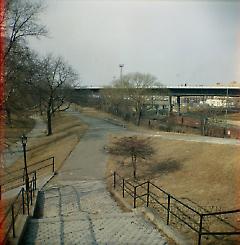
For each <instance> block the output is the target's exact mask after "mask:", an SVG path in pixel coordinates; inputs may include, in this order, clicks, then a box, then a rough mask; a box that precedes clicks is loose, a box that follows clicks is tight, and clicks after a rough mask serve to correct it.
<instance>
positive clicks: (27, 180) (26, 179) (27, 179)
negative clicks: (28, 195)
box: [22, 134, 29, 191]
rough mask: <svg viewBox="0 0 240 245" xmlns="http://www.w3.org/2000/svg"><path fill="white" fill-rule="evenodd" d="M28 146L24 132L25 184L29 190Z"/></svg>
mask: <svg viewBox="0 0 240 245" xmlns="http://www.w3.org/2000/svg"><path fill="white" fill-rule="evenodd" d="M26 146H27V136H26V135H25V134H23V135H22V147H23V154H24V170H25V185H26V191H28V190H29V178H28V171H27V155H26Z"/></svg>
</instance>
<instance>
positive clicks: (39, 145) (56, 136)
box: [6, 113, 87, 173]
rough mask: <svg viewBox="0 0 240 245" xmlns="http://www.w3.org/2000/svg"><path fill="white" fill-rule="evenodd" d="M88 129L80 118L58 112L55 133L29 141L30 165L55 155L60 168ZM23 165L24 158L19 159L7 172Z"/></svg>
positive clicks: (57, 167) (28, 160) (54, 124)
mask: <svg viewBox="0 0 240 245" xmlns="http://www.w3.org/2000/svg"><path fill="white" fill-rule="evenodd" d="M86 129H87V126H86V125H84V124H83V123H81V122H80V121H79V119H78V118H76V117H74V116H71V115H69V114H67V113H59V114H56V115H55V116H54V118H53V135H51V136H45V135H43V136H39V137H37V138H33V139H30V140H29V141H28V144H27V150H28V152H27V162H28V166H31V164H32V163H35V162H38V161H41V160H43V159H46V158H48V157H51V156H54V157H55V164H56V169H59V168H60V167H61V165H62V164H63V162H64V160H65V159H66V158H67V157H68V156H69V154H70V153H71V152H72V150H73V149H74V147H75V146H76V144H77V143H78V142H79V140H80V138H81V136H82V135H83V133H84V132H85V130H86ZM22 167H24V166H23V159H18V160H17V161H16V162H15V163H14V164H13V165H12V166H11V167H9V168H8V169H6V172H7V173H11V171H12V170H14V169H19V168H22Z"/></svg>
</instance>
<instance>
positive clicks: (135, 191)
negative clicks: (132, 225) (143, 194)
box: [133, 186, 137, 208]
mask: <svg viewBox="0 0 240 245" xmlns="http://www.w3.org/2000/svg"><path fill="white" fill-rule="evenodd" d="M136 196H137V187H136V186H134V194H133V208H136Z"/></svg>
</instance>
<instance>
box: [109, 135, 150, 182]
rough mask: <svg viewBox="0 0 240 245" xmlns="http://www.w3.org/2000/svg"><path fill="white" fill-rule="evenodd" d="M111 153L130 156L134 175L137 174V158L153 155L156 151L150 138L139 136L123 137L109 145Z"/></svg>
mask: <svg viewBox="0 0 240 245" xmlns="http://www.w3.org/2000/svg"><path fill="white" fill-rule="evenodd" d="M108 150H109V153H110V154H113V155H121V156H129V157H131V163H132V167H133V177H134V178H136V176H137V160H138V159H139V158H140V159H146V158H147V157H151V156H152V155H153V153H154V149H153V147H152V146H151V145H150V142H149V139H148V138H138V137H137V136H132V137H122V138H120V139H117V140H116V141H114V142H113V145H112V146H110V147H109V149H108Z"/></svg>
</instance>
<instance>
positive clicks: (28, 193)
mask: <svg viewBox="0 0 240 245" xmlns="http://www.w3.org/2000/svg"><path fill="white" fill-rule="evenodd" d="M26 193H27V211H28V215H29V192H28V191H26Z"/></svg>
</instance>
